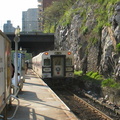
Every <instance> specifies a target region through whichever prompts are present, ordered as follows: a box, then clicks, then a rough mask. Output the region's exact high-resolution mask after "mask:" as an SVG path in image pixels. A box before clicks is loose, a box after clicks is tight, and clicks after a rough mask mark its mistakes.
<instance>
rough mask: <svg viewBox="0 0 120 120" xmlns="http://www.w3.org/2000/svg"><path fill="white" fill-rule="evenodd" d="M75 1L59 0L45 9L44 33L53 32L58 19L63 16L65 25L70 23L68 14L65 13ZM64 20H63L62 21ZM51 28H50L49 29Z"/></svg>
mask: <svg viewBox="0 0 120 120" xmlns="http://www.w3.org/2000/svg"><path fill="white" fill-rule="evenodd" d="M75 1H76V0H60V1H54V2H53V4H52V5H51V6H50V7H47V8H46V9H45V11H44V13H43V16H44V32H51V31H52V33H53V32H55V29H56V25H57V24H58V23H59V20H60V18H61V17H62V16H63V15H64V14H65V21H66V22H65V25H67V24H68V23H70V20H71V18H70V13H69V11H68V12H66V11H67V10H68V9H70V8H71V6H72V5H73V4H74V3H75ZM63 20H64V19H63ZM51 27H52V28H51Z"/></svg>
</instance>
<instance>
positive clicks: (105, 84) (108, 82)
mask: <svg viewBox="0 0 120 120" xmlns="http://www.w3.org/2000/svg"><path fill="white" fill-rule="evenodd" d="M102 87H111V88H116V89H120V83H117V82H115V80H114V79H111V78H108V79H105V80H103V81H102Z"/></svg>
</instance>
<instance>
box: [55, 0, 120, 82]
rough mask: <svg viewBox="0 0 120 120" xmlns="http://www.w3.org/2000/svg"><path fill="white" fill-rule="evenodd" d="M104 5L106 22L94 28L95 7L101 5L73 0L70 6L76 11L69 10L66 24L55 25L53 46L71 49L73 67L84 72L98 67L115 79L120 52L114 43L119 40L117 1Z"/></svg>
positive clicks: (105, 75)
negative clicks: (68, 18) (71, 12)
mask: <svg viewBox="0 0 120 120" xmlns="http://www.w3.org/2000/svg"><path fill="white" fill-rule="evenodd" d="M106 6H107V5H104V7H103V8H104V9H103V11H104V12H107V22H108V24H109V25H106V24H104V23H103V25H102V27H99V29H95V28H96V26H99V25H98V24H99V23H98V22H99V21H98V18H99V11H98V13H97V14H96V11H97V10H100V7H101V5H100V4H98V3H94V4H93V3H89V2H85V1H82V0H79V1H77V2H76V3H75V4H74V5H73V7H72V8H71V9H72V10H76V11H77V12H74V14H71V22H70V24H67V25H66V26H63V25H61V24H59V25H58V26H57V29H56V32H55V49H57V50H70V51H72V52H73V54H74V59H75V62H74V67H75V69H76V70H82V71H83V72H84V73H86V72H88V71H94V72H96V71H98V72H99V73H100V74H102V75H104V77H105V78H108V77H114V78H115V79H116V80H118V81H119V77H120V72H119V70H120V67H119V64H120V59H119V56H120V55H119V52H117V51H116V45H117V44H118V43H119V42H120V27H119V26H120V2H117V3H115V4H111V5H110V6H109V8H106ZM111 11H112V15H111V14H110V13H111ZM83 13H84V15H83ZM101 16H102V14H101ZM103 19H104V13H103ZM63 21H64V19H63ZM100 21H102V19H101V20H100ZM103 22H104V21H103ZM83 26H84V27H83ZM97 30H98V32H97Z"/></svg>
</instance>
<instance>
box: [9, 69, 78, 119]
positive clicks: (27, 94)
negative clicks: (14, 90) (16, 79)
mask: <svg viewBox="0 0 120 120" xmlns="http://www.w3.org/2000/svg"><path fill="white" fill-rule="evenodd" d="M25 78H26V79H25V83H24V86H23V89H22V91H21V92H20V93H19V94H18V97H19V100H20V106H19V108H18V111H17V113H16V115H15V117H14V118H13V119H12V120H78V119H77V118H76V116H74V114H73V113H72V112H71V111H70V110H69V108H68V107H67V106H66V105H65V104H64V103H63V102H62V101H61V100H60V99H59V98H58V97H57V96H56V94H55V93H54V92H53V91H52V90H51V89H50V88H49V87H48V86H47V85H46V84H45V83H44V82H43V81H42V80H41V79H40V78H39V77H38V76H37V75H36V74H35V73H34V72H33V71H32V70H29V71H28V73H27V75H26V76H25ZM16 103H17V102H16V101H14V102H13V107H12V108H11V109H10V110H9V115H11V114H12V113H13V109H14V108H15V107H16Z"/></svg>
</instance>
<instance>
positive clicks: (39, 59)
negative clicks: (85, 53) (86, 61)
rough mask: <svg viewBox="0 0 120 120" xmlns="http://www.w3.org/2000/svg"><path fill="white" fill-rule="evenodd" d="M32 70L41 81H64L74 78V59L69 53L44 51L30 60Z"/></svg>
mask: <svg viewBox="0 0 120 120" xmlns="http://www.w3.org/2000/svg"><path fill="white" fill-rule="evenodd" d="M32 68H33V70H34V71H35V72H36V73H37V74H38V75H39V76H40V77H41V78H42V79H43V80H55V81H57V80H66V79H69V80H70V79H72V78H73V77H74V58H73V54H72V53H71V52H70V51H46V52H43V53H40V54H38V55H37V56H35V57H33V58H32Z"/></svg>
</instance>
